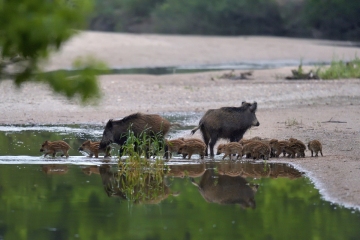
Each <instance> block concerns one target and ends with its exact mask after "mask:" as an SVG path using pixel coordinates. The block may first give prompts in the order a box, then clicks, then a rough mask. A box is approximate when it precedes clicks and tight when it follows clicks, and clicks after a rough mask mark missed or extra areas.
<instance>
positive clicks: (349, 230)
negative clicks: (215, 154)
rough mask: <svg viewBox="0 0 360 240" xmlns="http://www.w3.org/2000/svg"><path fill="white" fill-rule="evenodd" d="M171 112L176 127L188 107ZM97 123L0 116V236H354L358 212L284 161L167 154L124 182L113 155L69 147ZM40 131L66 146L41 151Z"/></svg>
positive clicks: (91, 134) (98, 129)
mask: <svg viewBox="0 0 360 240" xmlns="http://www.w3.org/2000/svg"><path fill="white" fill-rule="evenodd" d="M171 118H172V119H171V121H173V122H181V123H183V124H184V125H186V126H187V127H184V128H181V129H177V130H176V131H172V132H171V133H170V135H172V136H177V135H181V134H182V133H183V134H184V133H185V132H186V133H187V132H188V129H190V128H191V126H190V125H191V124H192V123H193V122H194V119H196V118H197V116H193V115H191V114H190V115H189V116H185V117H184V116H181V117H179V116H172V117H171ZM189 123H190V124H189ZM102 130H103V126H80V125H79V126H76V125H73V126H11V127H10V126H0V143H1V144H0V146H1V148H0V164H1V165H0V196H1V198H0V199H1V200H0V239H39V240H41V239H358V238H360V229H359V228H358V226H359V225H360V212H359V211H356V210H353V209H348V208H344V207H340V206H338V205H336V204H332V203H330V202H327V201H324V200H323V199H322V198H321V195H320V194H319V191H318V190H317V189H315V188H314V185H313V184H312V183H311V181H310V180H309V179H308V178H306V177H304V176H303V174H302V173H301V172H299V171H297V170H296V169H294V168H293V167H291V166H290V165H287V164H275V163H271V161H268V162H267V163H264V162H262V161H260V162H256V163H253V162H247V161H236V162H235V161H221V156H220V157H219V158H216V159H215V160H214V161H213V160H210V159H206V161H204V162H201V161H200V160H199V159H195V160H194V161H191V162H189V161H186V160H182V159H181V158H180V157H175V158H174V159H172V160H171V161H169V162H168V163H167V168H166V169H161V170H160V171H161V174H160V175H158V176H160V179H157V180H156V181H155V182H154V178H153V177H151V175H149V174H148V172H147V171H144V175H143V176H144V177H145V180H146V181H147V184H145V185H143V186H139V185H131V184H130V183H129V182H128V180H126V178H124V173H123V172H121V166H122V165H118V159H117V158H116V157H113V158H110V159H106V160H104V159H103V158H99V159H95V158H88V157H86V156H83V155H82V154H81V153H79V152H78V151H77V148H78V147H79V146H80V144H81V143H82V142H83V141H84V140H87V139H91V140H99V138H101V135H102ZM47 139H49V140H58V139H63V140H65V141H66V142H68V143H69V144H70V146H71V147H72V148H73V149H72V150H71V151H70V155H71V156H70V157H69V158H68V159H64V158H61V157H56V158H44V157H42V156H41V153H40V152H39V149H40V145H41V143H42V142H43V141H45V140H47ZM159 182H160V183H161V184H157V183H159ZM155 190H157V191H156V192H155ZM140 195H141V196H143V197H142V198H140V197H139V196H140Z"/></svg>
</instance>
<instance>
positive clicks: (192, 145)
mask: <svg viewBox="0 0 360 240" xmlns="http://www.w3.org/2000/svg"><path fill="white" fill-rule="evenodd" d="M205 149H206V145H205V143H204V142H203V141H201V140H200V139H196V138H189V139H186V140H185V142H184V143H183V144H182V145H181V146H180V148H179V154H182V155H183V158H185V157H186V155H188V159H191V156H192V155H193V154H199V155H200V158H201V159H204V156H205Z"/></svg>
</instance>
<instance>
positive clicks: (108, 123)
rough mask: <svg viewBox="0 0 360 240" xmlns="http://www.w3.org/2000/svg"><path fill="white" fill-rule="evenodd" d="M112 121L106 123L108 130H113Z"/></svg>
mask: <svg viewBox="0 0 360 240" xmlns="http://www.w3.org/2000/svg"><path fill="white" fill-rule="evenodd" d="M112 121H113V120H112V119H110V120H109V121H108V122H107V123H106V128H112V125H113V124H112Z"/></svg>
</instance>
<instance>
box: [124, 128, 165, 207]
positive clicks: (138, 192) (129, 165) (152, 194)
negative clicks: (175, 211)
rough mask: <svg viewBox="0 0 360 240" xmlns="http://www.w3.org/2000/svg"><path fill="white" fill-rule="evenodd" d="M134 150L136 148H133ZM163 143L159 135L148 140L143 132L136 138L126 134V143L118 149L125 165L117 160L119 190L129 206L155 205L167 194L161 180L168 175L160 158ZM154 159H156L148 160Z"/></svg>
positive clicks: (149, 137) (132, 134) (162, 152)
mask: <svg viewBox="0 0 360 240" xmlns="http://www.w3.org/2000/svg"><path fill="white" fill-rule="evenodd" d="M135 146H137V147H135ZM163 146H164V140H163V138H162V137H161V136H160V135H157V134H155V135H154V136H149V135H148V134H146V132H143V133H142V134H140V136H138V137H136V136H135V135H134V133H133V132H132V131H128V134H127V141H126V143H125V144H124V145H123V146H122V147H121V149H122V152H123V154H124V155H126V156H127V157H126V159H125V161H123V160H121V159H119V163H118V167H119V170H118V175H117V176H118V179H117V181H118V184H119V190H120V191H121V192H122V193H123V194H124V196H125V197H126V199H127V200H128V201H129V202H131V203H140V204H141V203H156V202H158V201H161V200H162V199H163V198H165V197H166V195H167V194H168V193H167V192H166V189H167V187H166V185H165V182H164V177H165V174H166V172H167V171H168V168H167V166H166V165H165V163H164V161H163V159H162V156H163V154H164V151H163ZM148 155H153V156H154V155H155V156H154V158H155V159H151V160H149V159H147V156H148Z"/></svg>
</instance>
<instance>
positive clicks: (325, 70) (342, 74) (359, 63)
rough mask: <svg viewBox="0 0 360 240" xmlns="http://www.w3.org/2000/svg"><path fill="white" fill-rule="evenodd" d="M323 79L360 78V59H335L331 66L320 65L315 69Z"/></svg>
mask: <svg viewBox="0 0 360 240" xmlns="http://www.w3.org/2000/svg"><path fill="white" fill-rule="evenodd" d="M315 72H316V73H317V74H318V76H319V77H320V78H321V79H340V78H360V59H359V58H357V57H356V58H355V59H354V60H351V61H349V62H344V61H335V60H333V61H332V62H331V64H330V66H329V67H319V68H318V69H317V70H316V71H315Z"/></svg>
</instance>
